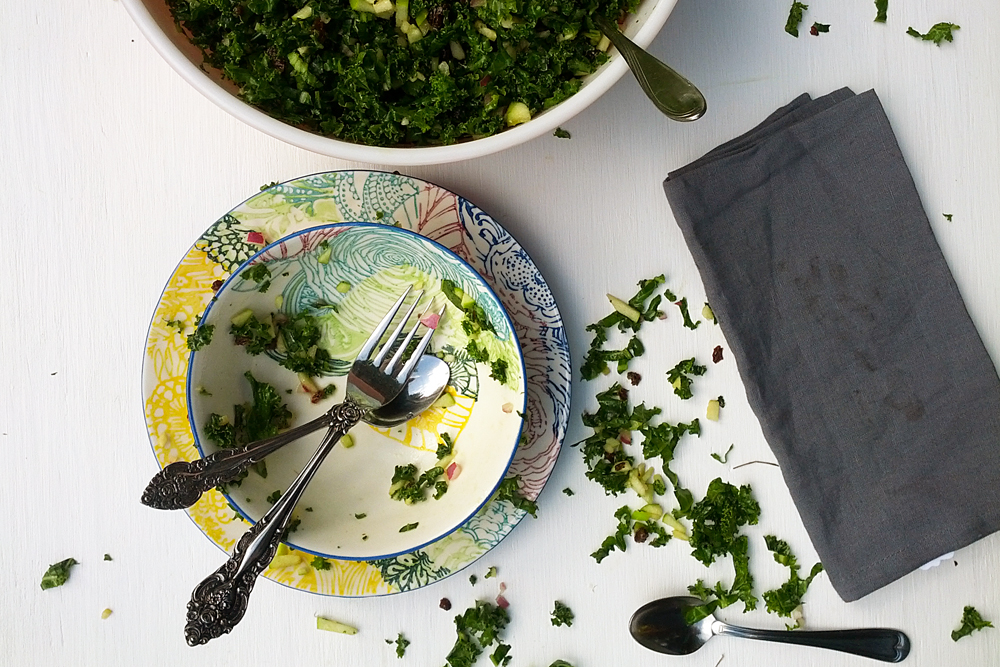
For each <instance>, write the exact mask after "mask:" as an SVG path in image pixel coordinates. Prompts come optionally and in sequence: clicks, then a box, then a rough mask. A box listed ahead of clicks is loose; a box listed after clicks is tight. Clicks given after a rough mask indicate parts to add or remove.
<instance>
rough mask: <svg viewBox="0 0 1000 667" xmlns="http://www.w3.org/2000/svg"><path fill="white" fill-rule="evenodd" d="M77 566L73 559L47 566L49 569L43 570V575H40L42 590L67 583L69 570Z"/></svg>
mask: <svg viewBox="0 0 1000 667" xmlns="http://www.w3.org/2000/svg"><path fill="white" fill-rule="evenodd" d="M77 564H78V563H77V560H76V559H75V558H67V559H66V560H61V561H59V562H58V563H55V564H54V565H49V569H47V570H45V574H43V575H42V590H43V591H44V590H46V589H49V588H56V587H57V586H62V585H63V584H65V583H66V582H67V581H69V570H70V568H71V567H73V566H74V565H77Z"/></svg>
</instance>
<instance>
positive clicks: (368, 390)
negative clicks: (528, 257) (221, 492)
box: [184, 288, 443, 646]
mask: <svg viewBox="0 0 1000 667" xmlns="http://www.w3.org/2000/svg"><path fill="white" fill-rule="evenodd" d="M409 292H410V288H407V289H406V292H404V293H403V295H402V296H401V297H399V299H398V300H397V301H396V303H395V304H394V305H393V307H392V308H391V309H390V310H389V312H388V313H386V315H385V317H383V318H382V321H381V322H379V324H378V326H377V327H375V331H374V332H372V335H371V336H370V337H369V338H368V340H367V341H365V344H364V345H363V346H362V347H361V351H360V352H359V353H358V357H357V359H355V360H354V364H353V365H352V366H351V372H350V374H349V375H348V376H347V398H346V399H345V400H344V402H343V403H341V404H340V405H336V406H334V407H333V408H332V409H331V410H330V411H329V412H328V413H327V416H328V418H329V421H330V429H329V431H327V433H326V436H325V437H324V438H323V442H322V443H321V444H320V446H319V448H318V449H317V450H316V453H315V454H313V456H312V458H310V459H309V461H308V462H307V463H306V465H305V467H304V468H303V469H302V472H300V473H299V475H298V477H296V478H295V480H294V481H293V482H292V483H291V485H290V486H289V487H288V490H287V491H286V492H285V493H284V494H283V495H282V496H281V498H279V499H278V502H276V503H275V504H274V505H273V506H272V507H271V509H270V510H268V511H267V513H266V514H265V515H264V516H263V517H261V519H260V521H258V522H257V523H255V524H254V525H253V527H251V528H250V530H248V531H247V532H246V533H245V534H244V535H243V537H241V538H240V541H239V542H238V543H237V545H236V548H235V549H234V550H233V555H232V556H231V557H230V558H229V560H228V561H226V562H225V563H224V564H223V565H222V567H220V568H219V569H218V570H216V571H215V572H214V573H213V574H211V575H209V577H208V578H206V579H205V580H204V581H202V582H201V583H200V584H198V586H197V587H195V589H194V592H193V593H192V595H191V601H190V602H188V606H187V608H188V612H187V624H186V625H185V626H184V637H185V639H187V643H188V644H189V645H191V646H197V645H198V644H204V643H206V642H208V641H209V640H211V639H215V638H216V637H218V636H220V635H223V634H226V633H228V632H229V631H231V630H232V629H233V628H234V627H235V626H236V624H237V623H239V622H240V619H242V618H243V614H244V613H246V610H247V602H248V599H249V596H250V592H251V591H252V590H253V586H254V583H255V582H256V581H257V575H259V574H260V573H261V572H262V571H263V570H264V568H266V567H267V566H268V564H269V563H270V562H271V560H272V559H273V558H274V555H275V553H276V552H277V550H278V544H279V543H280V542H281V540H282V538H283V537H284V533H285V530H286V529H287V527H288V524H289V522H290V521H291V518H292V510H294V509H295V505H296V504H297V503H298V502H299V498H301V497H302V493H303V492H304V491H305V488H306V486H307V485H308V484H309V482H310V481H311V480H312V478H313V476H314V475H315V474H316V471H317V470H318V469H319V466H320V464H322V463H323V459H325V458H326V456H327V454H329V453H330V451H331V450H332V449H333V446H334V445H335V444H337V441H339V440H340V438H341V437H343V436H344V435H346V434H347V432H348V431H349V430H350V429H351V428H352V427H353V426H354V425H355V424H357V423H358V422H359V421H360V420H361V419H362V417H364V416H365V414H367V413H368V412H369V411H371V410H375V409H377V408H379V407H381V406H383V405H385V404H386V403H388V402H389V401H391V400H392V399H393V398H395V396H396V395H397V394H399V392H400V391H401V390H402V389H403V386H404V385H405V384H406V380H407V379H408V378H409V377H410V374H411V373H412V372H413V369H414V368H415V367H416V364H417V361H418V360H419V359H420V356H421V355H422V354H423V353H424V350H425V349H426V348H427V345H428V344H429V343H430V341H431V336H433V335H434V330H433V329H428V330H427V331H426V332H425V333H424V334H423V337H422V338H421V339H420V341H419V343H417V346H416V348H415V349H414V351H413V353H412V354H411V355H410V357H409V359H408V360H407V361H406V362H405V363H404V362H403V356H404V355H405V353H406V349H407V347H408V346H409V344H410V341H412V340H413V337H414V335H415V334H416V332H417V329H418V327H419V326H420V322H419V321H418V322H416V323H414V324H413V326H412V327H411V328H410V330H409V333H407V334H406V336H405V337H403V338H402V340H399V337H400V335H401V334H402V331H403V329H404V327H405V326H406V323H407V321H408V320H409V319H410V317H411V316H412V315H413V311H414V309H415V308H416V306H417V301H419V300H420V295H421V293H418V294H417V298H416V299H415V300H414V302H413V304H412V305H411V306H410V307H409V310H408V311H407V312H406V316H405V317H403V318H402V320H401V321H400V323H399V324H398V325H397V326H396V328H395V329H394V330H393V332H392V334H391V335H390V336H389V338H388V340H387V342H386V343H385V344H384V345H383V346H382V348H381V350H379V351H378V352H377V353H376V354H375V356H374V357H373V356H372V353H373V352H375V348H376V347H377V346H378V343H379V340H381V338H382V335H383V334H384V333H385V331H386V329H388V328H389V324H390V323H391V322H392V320H393V318H394V317H395V316H396V313H397V312H398V311H399V309H400V307H401V306H402V305H403V301H404V300H405V299H406V297H407V295H408V294H409ZM442 312H443V309H442ZM440 314H441V313H440V312H439V315H440ZM397 340H399V344H398V345H395V342H396V341H397ZM393 349H395V350H396V351H395V353H394V354H393V355H392V357H391V358H390V359H389V361H388V362H386V361H385V358H386V356H388V355H389V354H390V352H392V350H393Z"/></svg>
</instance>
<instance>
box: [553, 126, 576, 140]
mask: <svg viewBox="0 0 1000 667" xmlns="http://www.w3.org/2000/svg"><path fill="white" fill-rule="evenodd" d="M552 136H553V137H557V138H559V139H572V138H573V135H571V134H570V133H569V132H567V131H566V130H564V129H562V128H561V127H557V128H556V131H555V132H553V133H552Z"/></svg>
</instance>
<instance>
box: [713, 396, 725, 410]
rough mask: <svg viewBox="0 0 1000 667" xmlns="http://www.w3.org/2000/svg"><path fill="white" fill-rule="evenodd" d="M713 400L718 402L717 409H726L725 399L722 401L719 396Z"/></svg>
mask: <svg viewBox="0 0 1000 667" xmlns="http://www.w3.org/2000/svg"><path fill="white" fill-rule="evenodd" d="M715 400H717V401H718V402H719V407H720V408H724V407H726V399H724V398H723V397H722V396H719V397H718V398H717V399H715Z"/></svg>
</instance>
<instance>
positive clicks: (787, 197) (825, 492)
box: [664, 89, 1000, 601]
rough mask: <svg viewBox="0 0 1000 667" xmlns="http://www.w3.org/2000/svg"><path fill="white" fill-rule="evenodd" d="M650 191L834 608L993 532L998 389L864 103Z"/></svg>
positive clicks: (773, 121)
mask: <svg viewBox="0 0 1000 667" xmlns="http://www.w3.org/2000/svg"><path fill="white" fill-rule="evenodd" d="M664 190H665V191H666V194H667V198H668V200H669V201H670V205H671V207H672V209H673V211H674V215H675V217H676V219H677V223H678V224H679V225H680V227H681V229H682V231H683V233H684V238H685V240H686V241H687V244H688V246H689V248H690V250H691V253H692V254H693V256H694V260H695V262H696V264H697V266H698V269H699V271H700V272H701V276H702V279H703V280H704V283H705V289H706V291H707V294H708V298H709V303H710V304H711V305H712V309H713V310H714V311H715V313H716V315H717V316H718V319H719V323H720V326H721V327H722V329H723V332H724V333H725V335H726V339H727V340H728V341H729V344H730V345H731V347H732V353H733V357H734V358H735V360H736V363H737V366H738V368H739V371H740V375H741V376H742V378H743V381H744V384H745V386H746V391H747V396H748V398H749V401H750V405H751V407H752V408H753V410H754V412H755V413H756V414H757V417H758V419H759V420H760V423H761V426H762V428H763V431H764V435H765V437H766V438H767V441H768V444H769V445H770V447H771V449H772V450H773V451H774V455H775V457H776V458H777V460H778V463H779V465H780V466H781V472H782V475H783V476H784V479H785V483H786V484H787V485H788V488H789V490H790V492H791V495H792V498H793V500H794V502H795V506H796V508H797V509H798V511H799V514H800V516H801V517H802V521H803V523H804V524H805V527H806V529H807V531H808V532H809V536H810V538H811V539H812V541H813V544H814V546H815V548H816V551H817V552H818V554H819V556H820V559H821V560H822V561H823V564H824V566H825V568H826V571H827V573H828V574H829V577H830V581H831V582H832V584H833V586H834V588H835V589H836V591H837V593H838V594H839V595H840V596H841V598H843V599H844V600H846V601H851V600H856V599H858V598H860V597H862V596H865V595H867V594H869V593H871V592H872V591H875V590H877V589H878V588H881V587H882V586H885V585H886V584H888V583H890V582H892V581H894V580H896V579H898V578H900V577H902V576H904V575H906V574H907V573H909V572H912V571H913V570H915V569H916V568H918V567H919V566H921V565H923V564H924V563H926V562H928V561H930V560H932V559H934V558H936V557H938V556H940V555H941V554H944V553H946V552H948V551H952V550H955V549H958V548H960V547H963V546H965V545H967V544H970V543H972V542H974V541H976V540H978V539H980V538H982V537H984V536H986V535H988V534H990V533H992V532H995V531H996V530H998V529H1000V483H998V482H1000V479H998V477H1000V379H998V377H997V372H996V369H995V367H994V365H993V362H992V361H991V359H990V357H989V355H988V354H987V352H986V349H985V348H984V346H983V343H982V341H981V340H980V338H979V335H978V333H977V332H976V329H975V327H974V325H973V324H972V321H971V319H970V318H969V315H968V313H967V312H966V309H965V305H964V304H963V302H962V297H961V295H960V294H959V292H958V289H957V287H956V285H955V281H954V279H953V278H952V276H951V272H950V271H949V269H948V266H947V264H946V263H945V260H944V257H943V256H942V254H941V250H940V248H939V247H938V244H937V241H936V240H935V238H934V235H933V232H932V231H931V228H930V224H929V222H928V220H927V216H926V215H925V213H924V210H923V208H922V206H921V203H920V199H919V197H918V195H917V192H916V189H915V187H914V185H913V180H912V178H911V177H910V173H909V171H908V170H907V168H906V164H905V163H904V161H903V156H902V154H901V153H900V150H899V147H898V145H897V144H896V140H895V137H894V135H893V133H892V128H891V127H890V126H889V122H888V119H887V118H886V116H885V113H884V111H883V109H882V106H881V104H880V103H879V100H878V97H877V96H876V95H875V93H874V92H872V91H869V92H867V93H864V94H861V95H854V94H853V93H852V92H851V91H849V90H847V89H843V90H840V91H837V92H835V93H832V94H830V95H828V96H825V97H822V98H819V99H817V100H810V99H809V97H808V96H802V97H800V98H798V99H796V100H795V101H793V102H792V103H791V104H789V105H788V106H787V107H785V108H783V109H780V110H779V111H777V112H775V113H774V114H772V115H771V116H770V117H769V118H768V119H767V120H766V121H764V123H762V124H761V125H760V126H758V127H757V128H755V129H754V130H751V131H750V132H748V133H747V134H746V135H743V136H742V137H739V138H737V139H734V140H733V141H731V142H729V143H728V144H725V145H723V146H720V147H719V148H717V149H716V150H714V151H712V152H711V153H709V154H708V155H706V156H705V157H703V158H701V159H700V160H698V161H696V162H694V163H692V164H691V165H688V166H687V167H684V168H682V169H680V170H678V171H676V172H674V173H671V174H670V176H669V177H668V178H667V180H666V181H665V182H664ZM764 510H765V512H766V511H767V508H764Z"/></svg>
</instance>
